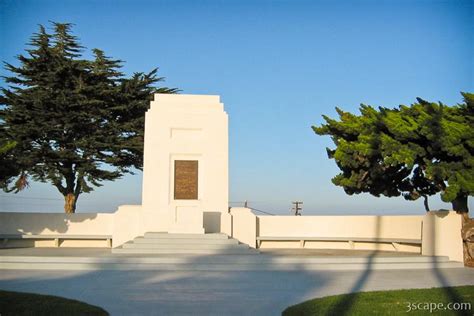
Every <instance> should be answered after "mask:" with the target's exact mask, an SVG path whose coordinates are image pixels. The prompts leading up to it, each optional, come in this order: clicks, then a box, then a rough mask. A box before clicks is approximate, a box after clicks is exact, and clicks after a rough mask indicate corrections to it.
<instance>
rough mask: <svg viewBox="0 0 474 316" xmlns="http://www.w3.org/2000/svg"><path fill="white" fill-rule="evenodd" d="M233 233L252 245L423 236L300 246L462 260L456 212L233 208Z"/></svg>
mask: <svg viewBox="0 0 474 316" xmlns="http://www.w3.org/2000/svg"><path fill="white" fill-rule="evenodd" d="M229 215H230V217H231V218H230V219H229V220H228V222H229V223H231V227H230V228H227V230H228V231H230V232H231V234H230V235H231V236H232V237H234V238H236V239H238V240H239V241H241V242H243V243H246V244H248V245H249V246H251V247H253V248H256V247H257V244H256V243H255V242H254V240H256V239H257V238H258V237H285V238H286V237H339V238H344V237H347V238H351V237H352V238H382V239H383V238H387V239H417V240H419V239H421V240H422V244H421V245H410V244H397V248H396V249H395V247H394V246H393V245H391V244H390V243H376V242H354V243H351V244H350V243H348V242H343V241H336V242H329V241H306V242H305V243H304V248H312V249H367V250H388V251H409V252H417V253H422V254H423V255H436V256H448V257H449V258H450V260H453V261H461V262H462V261H463V248H462V247H463V246H462V238H461V227H462V216H461V215H460V214H457V213H456V212H454V211H449V212H441V211H440V212H428V213H427V214H425V215H414V216H343V215H341V216H257V215H255V214H253V213H252V211H251V210H250V209H246V208H231V210H230V212H229ZM260 247H261V248H300V247H301V243H300V242H299V240H295V241H262V243H261V245H260Z"/></svg>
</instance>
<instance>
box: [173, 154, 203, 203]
mask: <svg viewBox="0 0 474 316" xmlns="http://www.w3.org/2000/svg"><path fill="white" fill-rule="evenodd" d="M198 172H199V165H198V161H197V160H175V162H174V199H175V200H197V199H198Z"/></svg>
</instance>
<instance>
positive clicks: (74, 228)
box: [0, 212, 114, 235]
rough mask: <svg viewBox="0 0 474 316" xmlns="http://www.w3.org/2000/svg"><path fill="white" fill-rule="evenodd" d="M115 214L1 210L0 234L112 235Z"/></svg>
mask: <svg viewBox="0 0 474 316" xmlns="http://www.w3.org/2000/svg"><path fill="white" fill-rule="evenodd" d="M113 220H114V214H107V213H84V214H65V213H13V212H0V234H31V235H54V234H63V235H112V230H113Z"/></svg>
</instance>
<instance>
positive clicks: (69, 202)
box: [64, 193, 77, 214]
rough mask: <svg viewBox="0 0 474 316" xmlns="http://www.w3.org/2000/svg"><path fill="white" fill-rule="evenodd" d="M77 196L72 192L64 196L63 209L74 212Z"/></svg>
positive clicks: (69, 212)
mask: <svg viewBox="0 0 474 316" xmlns="http://www.w3.org/2000/svg"><path fill="white" fill-rule="evenodd" d="M76 202H77V198H76V196H75V195H74V193H68V194H66V195H65V196H64V211H65V212H66V213H68V214H72V213H76Z"/></svg>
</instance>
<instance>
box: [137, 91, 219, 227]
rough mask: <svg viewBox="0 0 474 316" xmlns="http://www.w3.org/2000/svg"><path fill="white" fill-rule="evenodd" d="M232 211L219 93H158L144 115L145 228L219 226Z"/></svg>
mask: <svg viewBox="0 0 474 316" xmlns="http://www.w3.org/2000/svg"><path fill="white" fill-rule="evenodd" d="M227 210H228V118H227V113H226V112H225V111H224V105H223V104H222V103H221V102H220V99H219V96H212V95H183V94H155V100H154V101H152V102H151V105H150V109H149V110H148V111H147V113H146V116H145V149H144V166H143V193H142V212H143V219H142V220H143V225H144V227H143V228H144V229H145V231H161V232H169V233H204V232H220V231H221V214H222V213H224V212H225V213H227Z"/></svg>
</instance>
